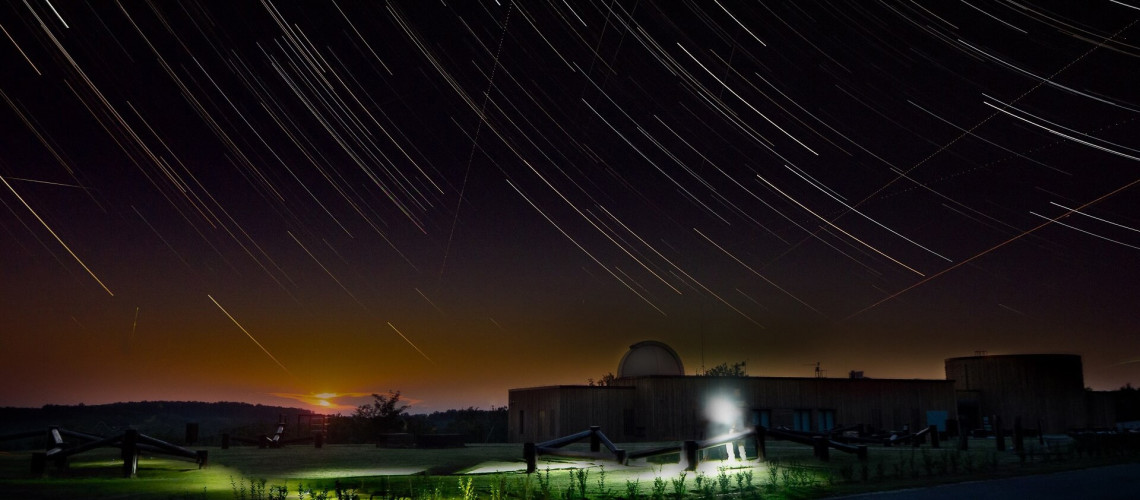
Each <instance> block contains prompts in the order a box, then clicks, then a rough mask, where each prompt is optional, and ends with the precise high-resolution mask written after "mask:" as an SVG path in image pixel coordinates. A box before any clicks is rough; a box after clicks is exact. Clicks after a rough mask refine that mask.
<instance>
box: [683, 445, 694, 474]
mask: <svg viewBox="0 0 1140 500" xmlns="http://www.w3.org/2000/svg"><path fill="white" fill-rule="evenodd" d="M681 455H682V456H683V457H684V459H685V470H687V471H695V470H697V442H696V441H685V442H684V444H682V445H681Z"/></svg>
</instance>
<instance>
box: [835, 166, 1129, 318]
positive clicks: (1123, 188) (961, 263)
mask: <svg viewBox="0 0 1140 500" xmlns="http://www.w3.org/2000/svg"><path fill="white" fill-rule="evenodd" d="M1138 184H1140V178H1137V179H1136V180H1134V181H1132V182H1129V183H1128V184H1125V185H1123V186H1120V187H1119V188H1116V189H1114V190H1112V191H1110V192H1108V193H1105V194H1103V195H1101V196H1100V197H1098V198H1096V199H1094V200H1092V201H1090V202H1088V203H1085V204H1083V205H1081V206H1079V207H1077V208H1076V209H1074V210H1070V211H1068V212H1066V213H1063V214H1061V215H1058V216H1056V217H1054V218H1052V219H1047V220H1046V221H1045V222H1043V223H1041V224H1039V225H1037V226H1035V227H1033V228H1031V229H1029V230H1027V231H1024V232H1022V233H1021V234H1018V235H1017V236H1014V237H1012V238H1009V239H1007V240H1005V241H1002V242H1001V243H998V244H997V245H994V246H992V247H990V248H987V249H985V250H983V251H981V252H978V253H977V254H974V255H973V256H972V257H970V258H968V259H964V260H962V261H959V262H958V263H957V264H954V265H952V266H950V267H947V268H946V269H943V270H941V271H938V272H937V273H934V274H932V275H930V276H927V277H925V278H923V279H922V280H920V281H918V282H917V283H914V284H912V285H910V286H908V287H906V288H903V289H902V290H899V291H897V292H895V293H892V294H890V295H888V296H886V297H883V298H882V299H879V300H878V301H877V302H875V303H873V304H871V305H869V306H867V307H864V308H863V309H860V310H858V311H856V312H855V313H853V314H851V315H850V316H847V317H846V318H843V320H844V321H847V320H849V319H851V318H854V317H855V316H858V315H860V314H863V313H865V312H867V311H869V310H871V309H874V308H875V307H878V306H879V305H880V304H882V303H884V302H887V301H888V300H892V299H894V298H896V297H898V296H900V295H902V294H904V293H906V292H909V291H911V290H913V289H915V288H918V287H919V286H921V285H925V284H926V283H929V282H930V281H931V280H934V279H936V278H938V277H940V276H942V275H944V274H946V273H949V272H950V271H953V270H955V269H958V268H959V267H962V266H964V265H966V264H969V263H970V262H973V261H975V260H977V259H978V258H980V257H982V256H983V255H986V254H989V253H990V252H993V251H994V250H997V249H999V248H1001V247H1004V246H1006V245H1008V244H1010V243H1013V242H1014V241H1017V240H1020V239H1021V238H1024V237H1026V236H1028V235H1030V234H1032V233H1035V232H1037V231H1038V230H1039V229H1041V228H1043V227H1046V226H1049V225H1052V224H1053V223H1055V222H1057V221H1058V220H1061V219H1063V218H1065V217H1067V216H1069V215H1070V214H1073V213H1076V212H1077V211H1078V210H1084V209H1086V208H1088V207H1091V206H1093V205H1096V204H1097V203H1100V202H1102V201H1104V200H1106V199H1108V198H1111V197H1113V196H1115V195H1117V194H1119V193H1121V192H1124V191H1126V190H1128V189H1131V188H1132V187H1133V186H1136V185H1138Z"/></svg>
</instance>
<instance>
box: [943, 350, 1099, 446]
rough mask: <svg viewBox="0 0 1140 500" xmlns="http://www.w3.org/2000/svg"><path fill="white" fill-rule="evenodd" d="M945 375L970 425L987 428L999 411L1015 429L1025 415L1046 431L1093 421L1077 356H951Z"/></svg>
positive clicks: (1028, 422)
mask: <svg viewBox="0 0 1140 500" xmlns="http://www.w3.org/2000/svg"><path fill="white" fill-rule="evenodd" d="M946 378H947V379H949V380H953V381H954V383H955V388H956V389H957V391H958V395H959V396H958V399H959V405H958V412H959V414H960V415H961V416H962V418H963V419H964V420H965V421H964V422H963V423H964V425H965V426H966V428H969V429H978V428H989V427H990V426H992V422H991V419H992V418H993V416H995V415H997V416H1001V418H1002V426H1003V427H1007V428H1009V427H1012V426H1013V423H1014V419H1016V418H1018V417H1021V419H1022V425H1024V426H1025V427H1026V428H1032V429H1036V428H1038V425H1040V426H1041V428H1042V429H1043V430H1044V431H1045V432H1065V431H1067V430H1069V429H1073V428H1083V427H1090V426H1092V425H1094V423H1095V422H1090V420H1089V416H1090V415H1089V412H1088V405H1089V402H1088V401H1087V399H1089V398H1087V397H1086V394H1085V392H1086V391H1085V386H1084V371H1083V368H1082V366H1081V357H1080V356H1078V355H1075V354H1005V355H994V356H970V357H963V358H950V359H947V360H946ZM1106 411H1107V410H1106ZM1099 413H1104V412H1103V411H1102V412H1098V414H1099ZM1102 418H1104V419H1107V418H1108V417H1105V416H1102Z"/></svg>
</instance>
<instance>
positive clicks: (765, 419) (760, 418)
mask: <svg viewBox="0 0 1140 500" xmlns="http://www.w3.org/2000/svg"><path fill="white" fill-rule="evenodd" d="M749 424H751V425H752V427H763V428H765V429H767V428H769V427H771V426H772V410H758V409H753V410H752V418H751V421H750V422H749Z"/></svg>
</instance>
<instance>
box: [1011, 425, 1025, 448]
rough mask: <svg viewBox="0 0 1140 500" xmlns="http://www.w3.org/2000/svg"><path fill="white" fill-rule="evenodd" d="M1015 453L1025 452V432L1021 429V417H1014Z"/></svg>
mask: <svg viewBox="0 0 1140 500" xmlns="http://www.w3.org/2000/svg"><path fill="white" fill-rule="evenodd" d="M1013 451H1016V452H1017V453H1019V454H1020V453H1024V452H1025V430H1024V429H1022V428H1021V417H1013Z"/></svg>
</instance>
